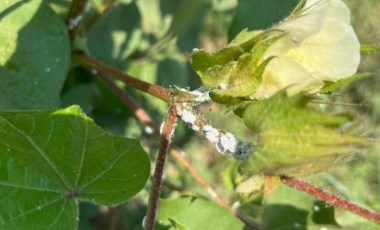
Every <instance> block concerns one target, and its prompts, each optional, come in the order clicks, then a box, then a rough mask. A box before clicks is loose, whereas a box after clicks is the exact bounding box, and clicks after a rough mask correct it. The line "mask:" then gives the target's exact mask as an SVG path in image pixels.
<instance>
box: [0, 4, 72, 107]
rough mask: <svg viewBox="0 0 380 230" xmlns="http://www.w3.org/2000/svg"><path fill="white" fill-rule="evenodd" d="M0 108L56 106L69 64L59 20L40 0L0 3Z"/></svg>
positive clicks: (66, 42)
mask: <svg viewBox="0 0 380 230" xmlns="http://www.w3.org/2000/svg"><path fill="white" fill-rule="evenodd" d="M0 12H1V13H0V28H1V30H2V33H0V49H1V50H2V51H1V52H0V92H1V94H0V109H1V110H5V109H6V110H10V109H13V110H14V109H46V108H57V107H59V106H60V90H61V88H62V86H63V83H64V81H65V78H66V75H67V72H68V68H69V64H70V42H69V39H68V35H67V29H66V26H65V24H64V23H63V21H62V20H61V19H60V17H59V16H58V15H56V14H55V13H54V12H53V11H52V10H51V9H50V8H49V6H48V4H47V2H45V1H42V0H33V1H18V0H9V1H2V3H1V4H0Z"/></svg>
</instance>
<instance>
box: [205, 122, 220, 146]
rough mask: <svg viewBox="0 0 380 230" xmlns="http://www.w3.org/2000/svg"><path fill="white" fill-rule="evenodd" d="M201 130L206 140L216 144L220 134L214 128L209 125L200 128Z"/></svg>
mask: <svg viewBox="0 0 380 230" xmlns="http://www.w3.org/2000/svg"><path fill="white" fill-rule="evenodd" d="M202 130H203V132H204V133H205V137H206V139H207V140H209V141H210V142H211V143H214V144H217V143H218V142H219V138H220V133H219V131H218V130H217V129H216V128H214V127H212V126H211V125H205V126H203V127H202Z"/></svg>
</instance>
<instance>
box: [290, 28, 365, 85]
mask: <svg viewBox="0 0 380 230" xmlns="http://www.w3.org/2000/svg"><path fill="white" fill-rule="evenodd" d="M285 56H287V57H290V58H293V59H294V60H295V61H297V62H298V63H299V64H300V65H301V66H303V67H304V68H305V69H306V70H308V71H310V72H311V73H312V74H313V76H314V77H317V78H320V79H321V80H332V81H336V80H339V79H341V78H345V77H349V76H351V75H353V74H355V73H356V71H357V69H358V66H359V63H360V42H359V40H358V38H357V37H356V34H355V32H354V30H353V29H352V27H350V28H349V30H348V32H347V33H346V34H345V36H344V37H342V38H341V39H340V40H338V41H335V42H334V43H329V44H320V43H315V42H313V40H312V39H310V40H309V39H305V41H304V42H303V43H302V45H300V46H298V47H297V48H295V49H293V50H291V51H290V52H289V53H288V54H286V55H285Z"/></svg>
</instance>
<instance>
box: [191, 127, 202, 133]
mask: <svg viewBox="0 0 380 230" xmlns="http://www.w3.org/2000/svg"><path fill="white" fill-rule="evenodd" d="M191 129H192V130H194V131H196V132H198V131H199V130H200V128H199V126H198V125H192V126H191Z"/></svg>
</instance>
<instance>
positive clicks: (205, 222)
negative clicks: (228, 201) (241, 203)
mask: <svg viewBox="0 0 380 230" xmlns="http://www.w3.org/2000/svg"><path fill="white" fill-rule="evenodd" d="M170 220H172V221H174V222H175V223H179V224H180V225H181V226H182V227H183V228H186V229H204V230H208V229H210V230H213V229H220V230H224V229H225V230H233V229H244V224H243V223H242V222H240V221H239V220H238V219H237V218H236V217H234V216H233V215H232V214H231V213H230V212H229V211H228V210H227V209H225V208H222V207H220V206H219V205H217V204H215V203H213V202H210V201H206V200H203V199H200V198H192V197H187V198H177V199H168V200H161V201H160V204H159V210H158V214H157V221H158V222H159V223H160V224H161V225H166V226H170V225H171V223H170Z"/></svg>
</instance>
